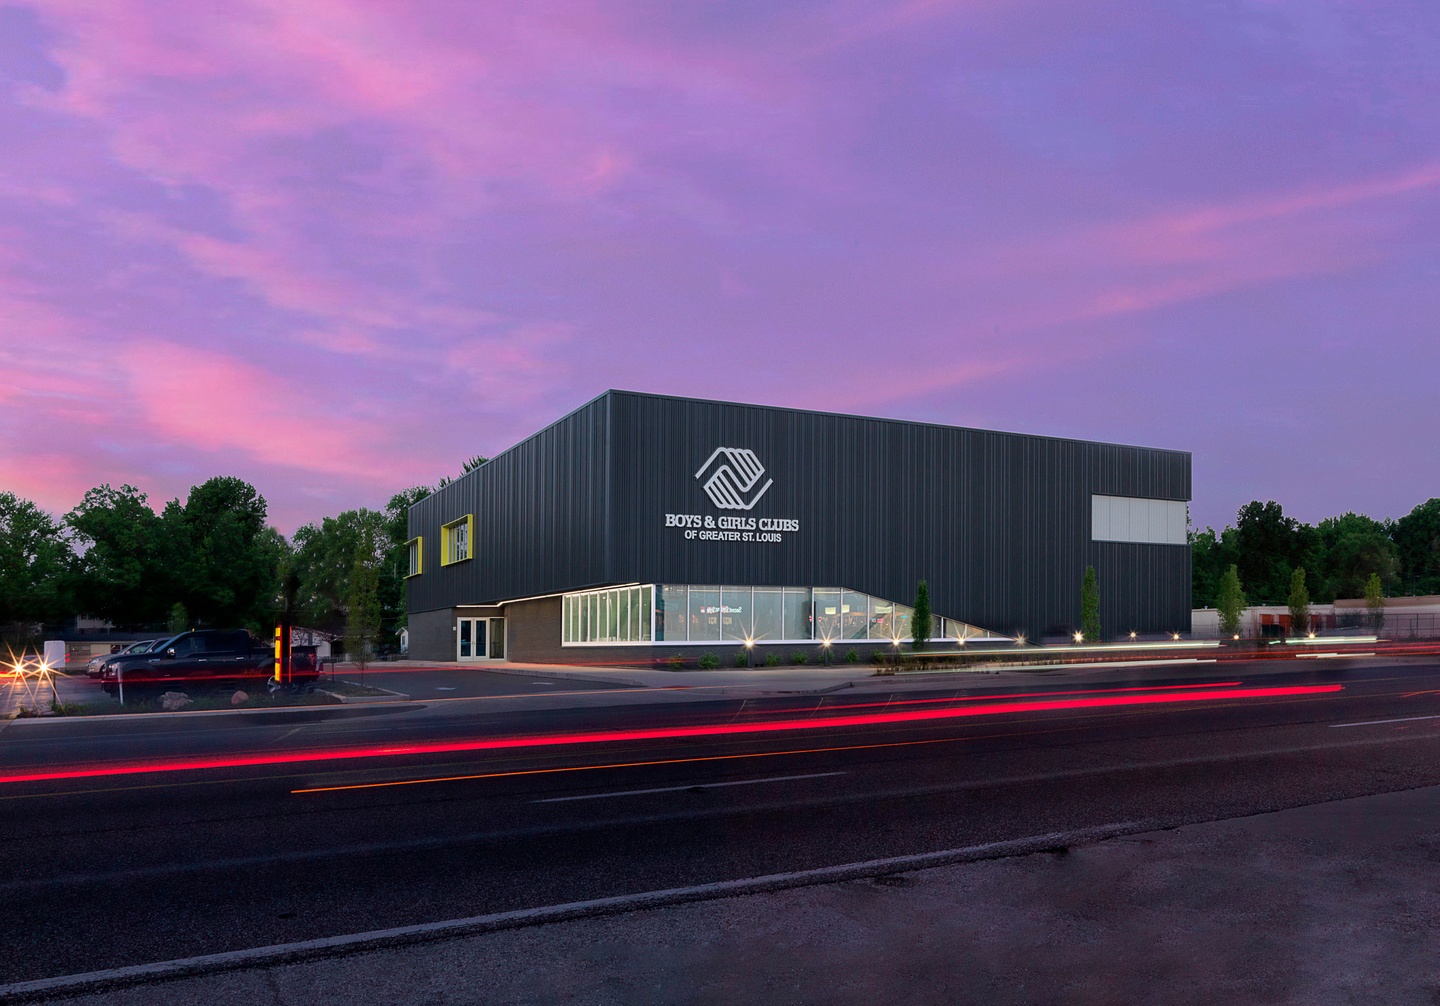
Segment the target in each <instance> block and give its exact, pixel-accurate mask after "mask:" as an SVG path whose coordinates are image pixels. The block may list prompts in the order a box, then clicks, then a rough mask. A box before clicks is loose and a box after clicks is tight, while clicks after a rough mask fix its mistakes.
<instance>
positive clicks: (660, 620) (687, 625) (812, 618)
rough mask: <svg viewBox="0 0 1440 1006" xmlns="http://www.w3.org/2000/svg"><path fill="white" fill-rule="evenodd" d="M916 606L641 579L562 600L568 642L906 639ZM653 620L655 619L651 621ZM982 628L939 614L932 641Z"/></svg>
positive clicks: (474, 640)
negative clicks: (634, 582) (627, 584)
mask: <svg viewBox="0 0 1440 1006" xmlns="http://www.w3.org/2000/svg"><path fill="white" fill-rule="evenodd" d="M914 614H915V613H914V609H912V608H909V607H907V606H906V605H903V604H895V603H894V602H893V601H887V600H885V599H884V598H880V597H871V596H869V595H867V594H862V593H860V592H859V591H855V590H845V589H843V588H838V587H817V588H814V589H810V588H806V587H785V588H783V589H782V588H780V587H746V586H743V585H735V586H729V585H726V586H720V587H717V586H713V585H705V586H688V585H685V584H663V585H660V586H658V587H657V586H655V585H652V584H642V585H640V586H635V587H615V588H611V589H608V590H592V591H584V592H582V593H576V594H567V595H565V596H564V597H563V598H562V599H561V614H560V638H561V641H562V642H564V643H571V644H583V643H649V642H651V637H652V635H653V637H654V641H655V642H661V643H663V642H720V641H721V640H725V641H734V642H744V641H745V640H747V639H754V640H771V641H787V642H802V641H804V640H809V639H830V640H833V641H835V642H837V643H838V642H842V641H846V640H857V639H866V638H869V639H870V640H873V641H876V642H882V641H883V642H889V641H891V640H894V639H897V638H898V639H900V640H907V639H909V638H910V633H911V631H912V622H913V620H914ZM652 620H653V621H652ZM988 635H989V633H987V632H986V631H985V630H984V629H979V628H976V627H975V626H973V625H968V624H966V623H965V622H957V621H955V620H954V619H950V618H941V617H940V616H938V615H937V616H935V621H934V623H933V626H932V638H934V639H936V640H942V639H949V640H960V639H967V638H973V637H983V636H988ZM456 648H457V651H458V652H460V653H462V654H464V655H467V656H468V655H481V656H483V655H484V649H483V644H482V643H481V642H480V641H479V639H478V636H477V635H476V633H475V631H474V630H468V631H464V634H463V635H462V636H461V638H459V639H457V641H456Z"/></svg>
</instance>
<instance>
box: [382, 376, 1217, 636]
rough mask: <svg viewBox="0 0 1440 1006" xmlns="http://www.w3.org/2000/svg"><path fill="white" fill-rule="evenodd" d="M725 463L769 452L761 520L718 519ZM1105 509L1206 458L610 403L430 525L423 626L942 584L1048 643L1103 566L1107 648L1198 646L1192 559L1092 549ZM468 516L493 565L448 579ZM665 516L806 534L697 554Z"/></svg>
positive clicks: (467, 493)
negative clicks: (718, 465)
mask: <svg viewBox="0 0 1440 1006" xmlns="http://www.w3.org/2000/svg"><path fill="white" fill-rule="evenodd" d="M718 447H731V448H742V449H745V450H749V451H752V452H754V456H755V458H757V459H758V460H759V462H760V463H761V464H763V466H764V468H765V475H764V479H765V480H773V483H772V484H771V486H770V488H769V489H767V490H766V491H765V493H764V495H763V496H762V497H761V498H760V500H759V502H758V503H756V504H755V505H754V508H753V509H752V510H748V511H746V510H741V509H721V508H719V507H717V506H716V504H715V503H714V502H712V500H711V498H710V497H709V496H708V495H707V494H706V491H705V487H704V485H703V484H702V481H701V480H699V479H697V478H696V471H697V469H698V468H699V467H700V466H701V465H702V464H703V463H704V462H705V461H706V459H707V458H709V457H710V456H711V455H712V453H713V452H714V451H715V450H716V448H718ZM757 488H758V487H757ZM1097 493H1099V494H1104V495H1110V496H1127V497H1142V498H1150V499H1168V500H1188V499H1189V498H1190V455H1189V454H1188V453H1185V452H1181V451H1166V450H1154V449H1149V448H1139V447H1123V446H1116V445H1111V444H1097V443H1087V442H1081V441H1073V440H1058V439H1051V438H1046V437H1034V436H1023V435H1019V434H1009V433H994V432H988V431H984V430H970V429H962V428H956V427H943V426H932V425H926V424H920V423H907V422H900V421H895V420H886V419H870V418H862V417H853V416H839V415H829V414H824V413H815V412H800V411H794V410H788V409H778V408H770V407H763V406H751V405H734V404H729V403H721V402H706V401H696V400H692V399H679V398H666V397H660V396H654V395H641V394H634V393H630V392H608V393H606V394H605V395H602V396H600V397H599V398H597V399H596V400H594V401H593V402H591V403H589V404H588V405H586V406H584V407H583V408H581V409H579V410H578V411H576V412H574V413H572V414H571V415H569V416H567V417H566V418H564V419H562V420H561V421H559V422H558V423H556V424H555V425H553V426H551V427H549V428H547V429H546V430H543V431H542V432H540V433H539V434H536V435H535V436H534V437H531V438H530V439H529V440H526V441H524V442H523V443H521V444H519V445H517V446H516V447H514V448H512V449H511V450H509V451H507V452H505V453H504V454H501V455H500V456H499V457H497V458H495V459H494V460H493V461H491V462H490V463H489V464H487V465H485V466H483V467H482V468H480V469H479V470H477V471H475V472H473V473H471V474H469V475H467V476H466V477H464V478H462V479H460V480H459V481H458V482H456V483H454V484H453V485H451V486H448V487H446V488H445V489H444V490H441V491H440V492H438V493H436V494H434V495H433V496H431V497H429V498H428V499H425V500H423V501H421V502H420V503H419V504H417V505H416V506H415V508H414V509H412V511H411V514H410V529H411V530H410V533H411V534H412V535H416V534H418V535H422V536H424V539H425V553H426V556H425V573H424V574H423V575H421V576H419V577H415V578H412V579H411V580H410V581H409V585H410V609H411V611H412V612H419V611H426V610H432V609H437V608H449V607H453V606H455V605H460V604H476V603H485V602H491V601H496V600H502V599H506V598H518V597H527V596H534V595H539V594H546V593H551V592H555V591H561V590H574V589H579V588H582V587H588V586H595V585H600V584H606V583H628V582H656V583H694V584H704V583H711V584H715V583H719V584H726V583H734V584H757V585H764V584H769V585H800V586H844V587H851V588H854V589H856V590H860V591H863V592H865V593H868V594H873V595H876V596H879V597H886V598H891V599H893V600H897V601H901V602H905V603H908V602H909V601H910V600H911V599H913V597H914V593H915V583H916V581H917V580H920V579H925V580H928V581H929V583H930V588H931V598H932V606H933V608H934V610H935V611H936V613H937V614H942V615H946V616H948V617H950V618H956V619H960V620H962V621H965V622H969V623H971V624H973V625H978V626H982V627H984V628H988V629H992V630H996V631H1000V632H1004V633H1007V634H1014V633H1025V634H1026V635H1028V636H1030V637H1031V638H1037V637H1039V636H1041V635H1043V634H1046V633H1049V632H1053V631H1057V630H1059V629H1063V628H1064V627H1067V626H1072V625H1074V624H1076V623H1077V622H1078V621H1079V606H1080V580H1081V577H1082V575H1083V571H1084V568H1085V566H1086V565H1087V564H1093V565H1094V566H1095V567H1096V571H1097V573H1098V575H1099V579H1100V587H1101V620H1102V623H1103V624H1104V626H1105V628H1106V632H1107V634H1112V633H1113V634H1119V633H1122V632H1128V631H1130V630H1132V629H1133V630H1135V631H1139V632H1160V631H1171V630H1175V631H1180V630H1183V629H1184V628H1185V627H1186V626H1187V625H1188V620H1189V614H1190V549H1189V546H1188V545H1161V544H1134V543H1118V542H1098V541H1092V540H1091V515H1090V498H1091V496H1092V495H1093V494H1097ZM751 498H753V496H752V497H751ZM466 513H473V514H475V538H476V540H475V555H476V558H474V559H472V560H470V561H467V562H463V563H458V564H455V565H452V566H448V567H445V568H443V569H442V568H440V566H439V542H438V536H439V532H440V525H441V523H443V522H445V521H448V520H454V519H456V518H457V517H460V516H463V515H464V514H466ZM666 514H688V515H694V516H695V517H696V518H698V519H699V520H700V521H702V522H703V521H704V520H705V519H706V518H710V519H711V520H712V521H713V520H715V519H718V518H719V517H722V516H741V517H754V518H757V519H758V518H784V519H791V520H797V521H798V522H799V530H797V531H786V532H784V533H783V534H782V536H781V537H782V539H783V540H781V541H778V542H774V541H754V540H751V541H712V540H698V539H693V540H692V539H687V538H686V537H685V532H684V529H682V528H678V527H667V526H665V515H666ZM556 631H557V632H558V626H557V630H556Z"/></svg>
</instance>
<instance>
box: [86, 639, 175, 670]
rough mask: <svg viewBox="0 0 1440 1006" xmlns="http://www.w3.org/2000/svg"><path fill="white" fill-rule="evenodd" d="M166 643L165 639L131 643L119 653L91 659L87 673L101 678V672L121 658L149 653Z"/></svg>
mask: <svg viewBox="0 0 1440 1006" xmlns="http://www.w3.org/2000/svg"><path fill="white" fill-rule="evenodd" d="M163 642H165V637H163V636H162V637H161V638H160V639H142V640H140V641H139V642H138V643H131V644H130V645H129V646H127V647H125V649H123V650H121V651H120V652H119V653H102V654H100V655H99V656H95V657H91V658H90V663H88V664H86V665H85V673H86V675H88V676H89V677H92V678H98V677H100V670H101V668H103V667H104V666H105V665H106V664H108V663H109V662H110V661H112V660H119V659H120V658H121V657H128V656H131V655H133V654H136V653H149V652H150V651H151V650H153V649H154V648H155V647H157V646H159V645H160V644H161V643H163Z"/></svg>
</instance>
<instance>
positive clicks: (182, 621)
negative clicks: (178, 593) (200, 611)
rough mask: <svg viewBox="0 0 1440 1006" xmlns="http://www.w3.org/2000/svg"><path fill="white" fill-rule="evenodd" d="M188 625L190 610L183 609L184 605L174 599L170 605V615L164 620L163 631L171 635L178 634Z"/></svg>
mask: <svg viewBox="0 0 1440 1006" xmlns="http://www.w3.org/2000/svg"><path fill="white" fill-rule="evenodd" d="M189 627H190V612H188V611H186V610H185V605H183V604H181V603H180V602H179V601H176V602H175V603H174V604H172V605H170V617H169V619H167V620H166V622H165V631H166V632H168V633H170V635H172V636H178V635H180V633H182V632H184V631H185V630H186V629H188V628H189Z"/></svg>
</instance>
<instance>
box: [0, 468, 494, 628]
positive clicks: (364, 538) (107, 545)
mask: <svg viewBox="0 0 1440 1006" xmlns="http://www.w3.org/2000/svg"><path fill="white" fill-rule="evenodd" d="M485 461H486V459H485V458H483V457H473V458H471V459H469V460H468V461H466V462H465V463H464V465H463V472H468V471H471V470H473V469H474V468H476V467H478V466H479V465H481V464H483V463H484V462H485ZM463 472H462V474H463ZM451 481H453V480H452V479H450V478H444V479H441V480H440V483H439V485H440V486H444V485H448V484H449V483H450V482H451ZM433 491H434V489H433V488H432V487H430V486H412V487H411V488H409V489H406V490H404V491H403V492H399V493H396V494H395V495H394V496H392V497H391V498H390V500H389V502H387V503H386V504H385V506H384V507H383V508H382V509H379V510H371V509H367V508H364V507H361V508H358V509H354V510H346V511H343V512H342V513H339V514H336V515H335V516H333V517H325V518H323V519H322V520H320V521H318V522H314V523H310V524H306V525H304V526H303V527H301V528H299V529H298V530H296V532H295V534H294V535H293V536H292V537H291V538H289V539H287V538H286V537H285V536H284V535H282V534H281V533H280V532H279V531H278V530H276V529H275V528H273V527H271V526H269V525H268V524H267V523H266V521H267V516H268V508H267V504H266V501H265V497H263V496H262V495H261V494H260V493H259V492H258V491H257V490H256V488H255V487H254V486H252V485H250V484H249V483H248V482H246V481H244V480H243V479H239V478H234V477H231V476H220V477H216V478H212V479H209V480H208V481H206V482H203V483H201V484H200V485H198V486H194V487H192V488H191V490H190V492H189V495H188V497H187V498H186V499H185V500H184V501H183V502H182V501H181V500H179V499H173V500H170V501H169V502H167V503H165V504H164V506H162V507H160V508H158V510H157V509H156V508H155V507H152V505H151V503H150V500H149V498H148V497H147V495H146V494H145V493H144V492H142V491H141V490H140V489H138V488H137V487H135V486H132V485H122V486H119V487H118V488H116V487H113V486H110V485H101V486H96V487H95V488H93V489H90V490H89V491H87V492H86V493H85V495H84V497H83V499H81V501H80V503H79V505H78V506H76V507H75V508H74V509H73V510H71V511H70V512H69V513H66V514H64V515H63V516H60V517H58V518H57V517H54V516H52V515H51V514H49V513H47V512H46V511H44V510H43V509H41V508H40V507H39V506H37V505H36V504H35V503H34V502H32V501H30V500H27V499H24V498H22V497H20V496H17V495H16V494H15V493H12V492H3V491H0V635H3V636H5V637H6V638H7V639H9V640H11V641H12V642H17V643H18V642H22V641H28V640H29V637H30V636H32V635H33V633H34V631H35V627H36V626H43V625H58V624H60V623H63V622H65V621H67V620H68V619H70V618H71V617H73V616H75V615H77V614H80V615H87V616H91V617H94V618H100V619H104V620H106V621H108V622H111V623H113V624H114V625H115V626H116V627H117V628H119V629H122V630H126V631H130V630H138V631H145V632H157V631H167V630H168V631H174V632H180V631H183V630H184V629H186V628H191V627H216V628H234V627H245V628H248V629H250V630H252V631H254V632H257V633H259V634H262V635H268V634H269V632H270V630H271V628H272V627H273V626H274V624H275V622H276V620H277V618H279V616H280V615H281V614H282V612H284V611H286V610H287V608H288V610H289V611H290V613H291V616H292V619H293V622H294V624H296V625H303V626H306V627H309V628H314V629H321V630H323V631H326V632H331V633H334V634H336V635H339V636H345V637H347V638H348V639H349V641H350V644H351V645H349V646H347V649H349V650H351V651H352V652H354V650H355V644H356V643H359V642H361V641H363V642H364V643H365V644H366V645H367V646H378V647H379V648H382V649H384V648H393V647H395V646H396V645H397V644H398V637H399V633H400V631H401V630H402V629H403V628H404V627H405V624H406V621H405V610H406V605H405V575H406V573H408V572H409V556H408V551H407V548H406V542H407V541H408V538H409V532H408V527H407V525H408V510H409V508H410V506H411V505H413V504H414V503H416V502H417V501H419V500H421V499H424V498H425V497H426V496H428V495H429V494H430V493H431V492H433Z"/></svg>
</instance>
